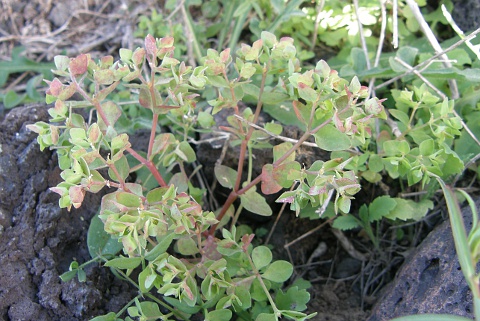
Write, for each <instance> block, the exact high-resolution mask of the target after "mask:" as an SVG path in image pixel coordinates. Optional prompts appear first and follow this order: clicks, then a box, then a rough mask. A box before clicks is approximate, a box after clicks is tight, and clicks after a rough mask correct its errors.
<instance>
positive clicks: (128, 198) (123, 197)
mask: <svg viewBox="0 0 480 321" xmlns="http://www.w3.org/2000/svg"><path fill="white" fill-rule="evenodd" d="M116 199H117V201H118V203H120V204H122V205H124V206H126V207H133V208H139V207H140V204H141V203H142V199H141V198H140V197H139V196H138V195H135V194H132V193H128V192H118V193H117V194H116Z"/></svg>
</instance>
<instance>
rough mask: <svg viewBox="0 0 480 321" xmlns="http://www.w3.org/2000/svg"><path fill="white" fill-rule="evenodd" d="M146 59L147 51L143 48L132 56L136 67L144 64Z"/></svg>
mask: <svg viewBox="0 0 480 321" xmlns="http://www.w3.org/2000/svg"><path fill="white" fill-rule="evenodd" d="M144 58H145V49H143V48H138V49H137V50H135V52H134V53H133V55H132V61H133V63H134V64H135V65H136V66H139V65H140V64H141V63H142V62H143V59H144Z"/></svg>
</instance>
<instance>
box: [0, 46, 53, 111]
mask: <svg viewBox="0 0 480 321" xmlns="http://www.w3.org/2000/svg"><path fill="white" fill-rule="evenodd" d="M23 51H25V48H23V47H16V48H14V49H13V50H12V60H11V61H0V88H2V87H3V86H5V84H6V83H7V80H8V78H9V76H10V75H12V74H16V73H22V72H33V73H36V74H38V75H37V76H35V77H32V78H30V80H29V81H28V82H27V84H26V89H25V93H18V92H16V91H15V90H13V89H10V90H7V91H4V90H2V91H1V92H0V99H2V101H3V105H4V106H5V108H6V109H10V108H13V107H15V106H18V105H20V104H22V103H34V102H41V101H43V100H44V96H43V95H42V94H40V93H39V92H38V91H37V88H38V86H39V85H40V83H41V82H42V79H51V78H52V77H53V75H52V72H51V69H52V68H54V67H55V65H54V64H53V63H51V62H35V61H33V60H30V59H28V58H27V57H25V56H24V55H23V54H22V52H23Z"/></svg>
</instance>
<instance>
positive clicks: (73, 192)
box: [68, 186, 85, 208]
mask: <svg viewBox="0 0 480 321" xmlns="http://www.w3.org/2000/svg"><path fill="white" fill-rule="evenodd" d="M68 195H69V196H70V201H71V202H72V205H73V207H75V208H79V207H80V206H81V205H82V202H83V198H84V197H85V191H84V190H83V188H82V187H81V186H72V187H70V189H69V190H68Z"/></svg>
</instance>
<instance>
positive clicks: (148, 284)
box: [138, 267, 157, 293]
mask: <svg viewBox="0 0 480 321" xmlns="http://www.w3.org/2000/svg"><path fill="white" fill-rule="evenodd" d="M156 277H157V275H156V273H155V272H154V271H153V270H152V268H150V267H148V268H146V269H145V270H143V271H142V272H140V274H139V275H138V286H139V288H140V291H141V292H142V293H148V292H149V291H150V290H151V289H152V288H153V286H154V285H155V279H156Z"/></svg>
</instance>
